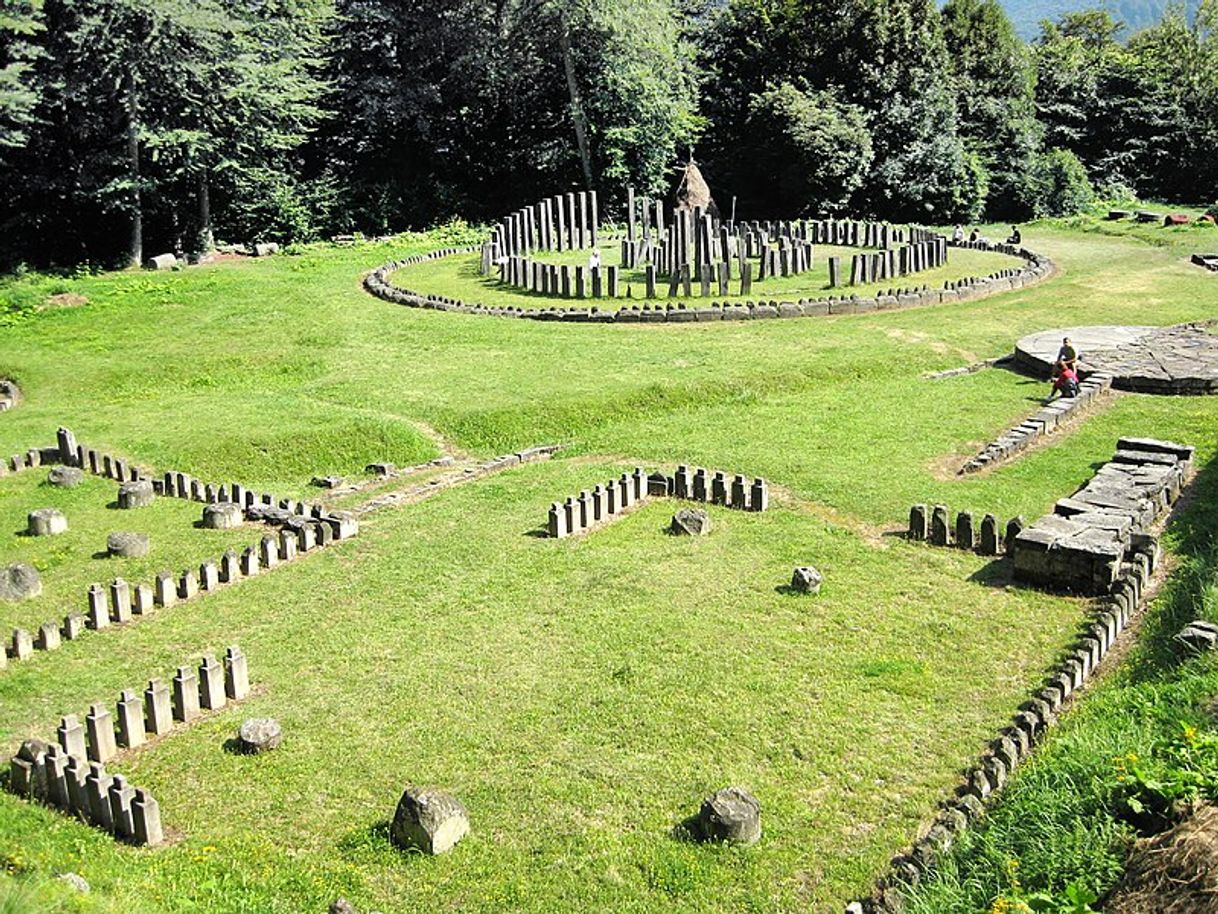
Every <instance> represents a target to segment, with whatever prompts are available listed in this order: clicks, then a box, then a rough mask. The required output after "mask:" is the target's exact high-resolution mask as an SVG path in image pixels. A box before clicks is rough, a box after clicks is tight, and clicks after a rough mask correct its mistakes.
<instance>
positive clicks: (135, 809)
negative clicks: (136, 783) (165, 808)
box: [131, 787, 165, 847]
mask: <svg viewBox="0 0 1218 914" xmlns="http://www.w3.org/2000/svg"><path fill="white" fill-rule="evenodd" d="M131 819H132V825H133V827H134V830H135V834H134V836H133V840H134V841H135V843H136V844H146V845H148V846H149V847H155V846H156V845H158V844H161V843H162V842H163V841H164V840H165V835H164V832H162V830H161V807H160V805H159V804H158V803H157V801H156V800H154V799H153V798H152V795H151V794H150V793H148V791H146V790H144V789H142V788H139V787H137V788H136V789H135V797H134V798H133V799H132V801H131Z"/></svg>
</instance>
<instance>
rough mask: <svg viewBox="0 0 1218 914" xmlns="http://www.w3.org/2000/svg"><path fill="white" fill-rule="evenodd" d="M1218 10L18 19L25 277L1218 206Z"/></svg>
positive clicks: (166, 3) (270, 7) (592, 7)
mask: <svg viewBox="0 0 1218 914" xmlns="http://www.w3.org/2000/svg"><path fill="white" fill-rule="evenodd" d="M1216 25H1218V0H1202V2H1201V3H1200V5H1199V8H1197V9H1196V10H1195V13H1194V14H1193V15H1189V13H1188V10H1186V9H1185V7H1183V6H1180V7H1169V8H1168V9H1167V10H1166V11H1165V12H1164V13H1163V15H1162V17H1161V18H1160V19H1158V20H1157V21H1156V22H1155V23H1154V24H1152V25H1150V26H1149V27H1146V28H1143V29H1140V30H1137V31H1134V32H1132V33H1130V32H1129V31H1128V30H1127V29H1125V28H1124V27H1123V25H1122V23H1121V22H1120V21H1119V20H1117V19H1115V18H1114V17H1113V16H1112V15H1111V14H1110V13H1108V12H1105V11H1099V10H1091V11H1081V12H1071V13H1067V14H1064V15H1062V16H1060V17H1059V18H1057V19H1056V20H1054V21H1051V22H1050V21H1046V22H1045V23H1043V24H1042V26H1041V27H1040V29H1039V31H1038V33H1037V35H1036V36H1035V38H1034V40H1033V41H1031V42H1030V43H1028V42H1024V41H1023V40H1022V39H1020V38H1019V37H1018V34H1017V32H1016V29H1015V26H1014V25H1013V23H1012V21H1011V19H1010V18H1009V17H1008V15H1007V13H1006V12H1005V11H1004V9H1003V4H1002V3H1000V2H999V0H949V2H947V3H945V4H943V5H942V6H940V5H939V4H938V3H936V2H935V0H727V2H724V0H498V2H496V3H493V4H488V3H485V2H474V0H414V2H411V3H409V4H403V3H400V2H397V0H156V2H155V3H147V2H144V0H0V266H4V267H8V268H11V267H12V266H14V265H16V264H20V263H29V264H35V265H40V266H46V265H57V266H71V265H77V264H90V265H111V264H116V263H123V262H139V261H141V260H142V259H143V258H144V256H145V255H146V254H155V253H160V252H162V251H166V250H176V251H179V252H182V251H186V252H191V251H201V250H206V249H208V248H209V247H210V246H211V245H212V244H213V243H214V242H215V240H216V239H225V240H229V241H238V242H249V241H254V240H278V241H292V240H303V239H310V238H315V237H319V236H326V235H329V234H333V233H342V232H352V231H362V232H366V233H383V232H386V231H390V230H394V229H402V228H407V227H417V226H424V225H427V224H431V223H435V222H437V221H441V220H444V219H447V218H450V217H453V216H459V217H462V218H465V219H468V220H483V219H489V218H493V217H496V216H497V215H500V214H502V213H504V212H506V211H508V210H509V209H510V208H512V207H513V206H515V205H517V204H520V203H523V202H528V201H531V200H533V199H535V198H537V197H538V196H540V195H542V194H552V193H557V192H559V191H563V190H568V189H572V188H579V187H596V188H599V189H601V190H602V191H603V192H604V195H605V198H606V200H607V202H609V203H610V212H609V215H610V216H612V215H613V213H612V208H611V207H612V202H613V201H614V200H616V199H617V198H618V197H620V196H621V193H620V192H621V189H622V188H623V187H624V186H625V185H626V184H627V183H632V184H633V185H634V186H636V187H637V188H639V189H640V190H641V191H647V192H658V191H663V190H665V189H667V188H669V186H670V182H671V181H672V178H673V166H674V165H675V164H676V163H677V162H678V161H679V160H680V159H682V158H683V157H684V156H685V155H687V153H688V151H690V150H692V151H693V153H694V155H695V156H696V157H697V159H698V160H699V161H700V162H701V163H702V165H703V167H704V171H705V172H706V174H707V175H708V176H709V179H710V181H711V184H712V188H713V190H714V191H715V193H716V194H717V195H718V196H719V197H720V198H721V199H723V200H725V201H727V200H730V199H731V198H732V197H737V198H738V200H739V212H740V214H741V215H742V216H749V217H756V216H762V215H769V216H796V215H802V214H812V213H824V214H832V213H842V212H854V213H859V214H868V215H875V216H879V217H884V218H893V219H904V220H918V221H922V222H934V223H945V222H949V221H953V220H972V219H976V218H979V217H981V216H983V215H987V216H990V217H993V218H1002V219H1024V218H1028V217H1032V216H1037V215H1054V214H1063V213H1069V212H1074V211H1077V210H1079V209H1080V208H1083V207H1086V206H1088V205H1089V204H1090V203H1091V201H1092V200H1093V199H1094V198H1095V195H1096V194H1100V195H1102V196H1104V197H1106V198H1113V199H1115V198H1128V197H1130V196H1131V195H1133V194H1138V195H1142V196H1145V197H1150V198H1159V199H1165V200H1192V201H1196V200H1199V199H1205V200H1210V199H1212V198H1214V197H1215V196H1218V157H1216V156H1214V155H1213V149H1214V148H1215V141H1216V140H1218V65H1216V64H1218V34H1216V32H1215V26H1216Z"/></svg>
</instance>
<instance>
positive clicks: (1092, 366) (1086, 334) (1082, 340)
mask: <svg viewBox="0 0 1218 914" xmlns="http://www.w3.org/2000/svg"><path fill="white" fill-rule="evenodd" d="M1064 337H1069V338H1070V341H1071V343H1072V344H1073V345H1074V348H1075V349H1076V350H1078V353H1079V367H1080V368H1081V369H1082V370H1083V372H1085V373H1090V372H1095V371H1099V372H1104V373H1106V374H1111V375H1112V386H1113V387H1114V388H1116V389H1117V390H1132V391H1136V392H1138V393H1152V394H1218V334H1214V333H1208V332H1206V330H1205V329H1204V328H1203V327H1201V326H1199V325H1196V324H1181V325H1179V326H1176V327H1134V326H1110V327H1105V326H1099V327H1068V328H1063V329H1058V330H1043V331H1041V332H1039V333H1033V334H1030V335H1028V336H1025V337H1023V338H1022V339H1021V340H1019V342H1018V343H1016V344H1015V362H1016V364H1017V365H1019V366H1020V367H1022V368H1024V369H1025V370H1028V371H1031V372H1034V373H1035V374H1038V375H1040V376H1042V377H1046V378H1047V377H1048V376H1049V373H1050V371H1052V369H1053V364H1054V362H1055V361H1056V359H1057V350H1058V348H1059V347H1060V346H1061V343H1062V339H1063V338H1064Z"/></svg>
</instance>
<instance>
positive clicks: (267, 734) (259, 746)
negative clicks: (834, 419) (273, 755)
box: [237, 717, 283, 755]
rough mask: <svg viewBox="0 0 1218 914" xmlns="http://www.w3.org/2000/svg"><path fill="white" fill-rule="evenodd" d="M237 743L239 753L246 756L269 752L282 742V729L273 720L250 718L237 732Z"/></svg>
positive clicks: (268, 718) (277, 722)
mask: <svg viewBox="0 0 1218 914" xmlns="http://www.w3.org/2000/svg"><path fill="white" fill-rule="evenodd" d="M237 742H238V744H239V745H240V747H241V751H242V752H244V753H246V754H248V755H257V754H258V753H259V752H270V751H271V750H272V749H278V748H279V744H280V743H282V742H283V728H282V727H280V726H279V721H277V720H274V719H273V718H270V717H251V718H250V719H249V720H247V721H246V722H245V723H243V724H242V725H241V729H240V730H238V731H237Z"/></svg>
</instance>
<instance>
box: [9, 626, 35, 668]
mask: <svg viewBox="0 0 1218 914" xmlns="http://www.w3.org/2000/svg"><path fill="white" fill-rule="evenodd" d="M8 652H9V654H10V656H12V658H13V659H14V660H28V659H29V658H30V657H31V656H32V655H33V653H34V639H33V637H32V636H31V635H30V633H29V632H27V631H26V630H25V629H24V628H14V629H13V637H12V641H11V643H10V645H9V649H8Z"/></svg>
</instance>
